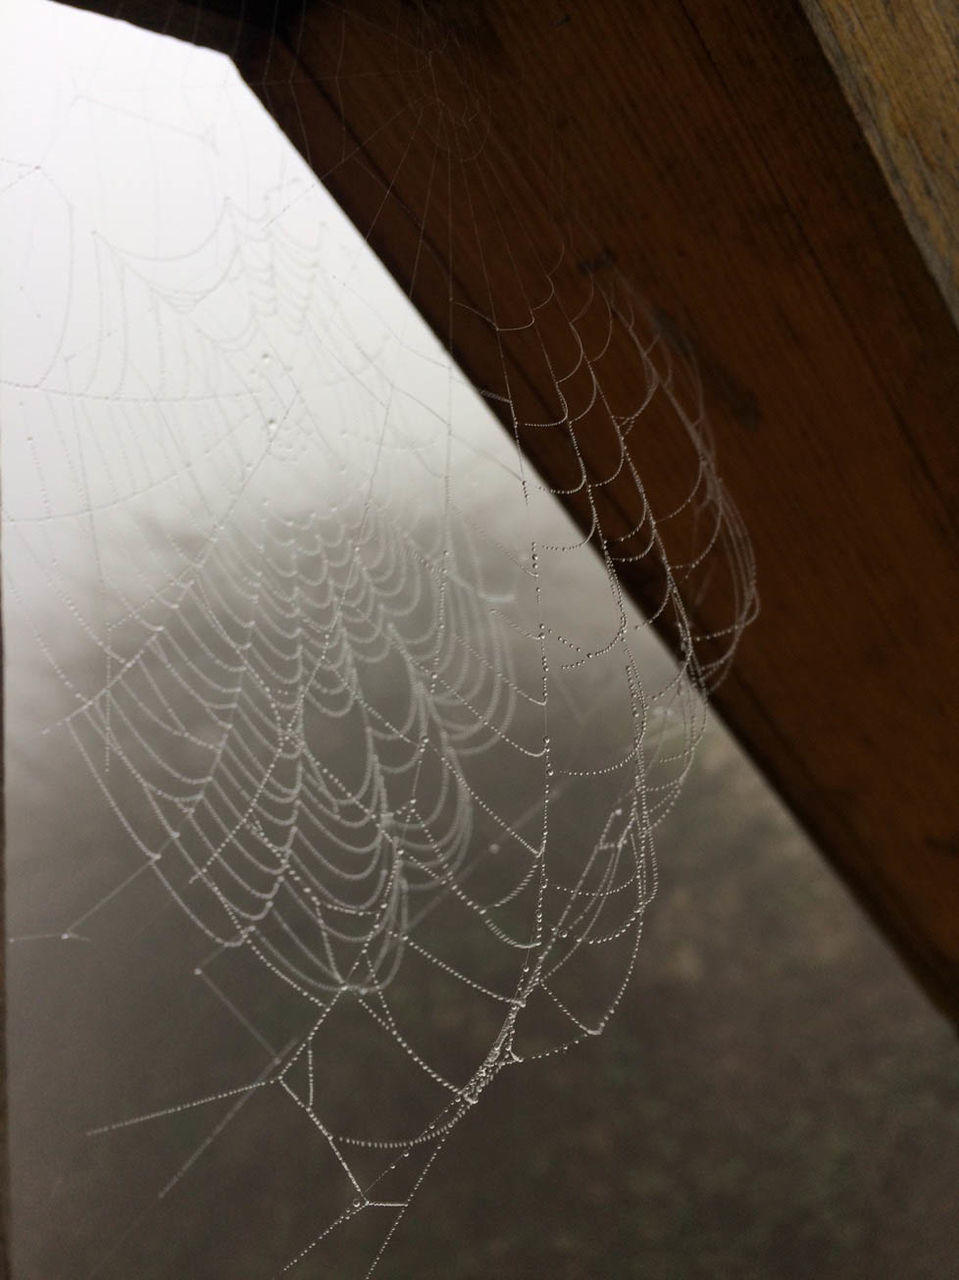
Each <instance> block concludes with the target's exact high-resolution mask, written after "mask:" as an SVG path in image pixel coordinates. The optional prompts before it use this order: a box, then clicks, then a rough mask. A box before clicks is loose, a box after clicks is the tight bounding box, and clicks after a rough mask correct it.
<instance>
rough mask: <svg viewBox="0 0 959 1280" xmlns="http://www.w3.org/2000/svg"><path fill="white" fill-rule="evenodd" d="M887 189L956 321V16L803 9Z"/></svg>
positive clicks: (947, 7)
mask: <svg viewBox="0 0 959 1280" xmlns="http://www.w3.org/2000/svg"><path fill="white" fill-rule="evenodd" d="M803 7H804V8H805V10H806V13H807V14H808V16H809V20H810V22H811V23H812V25H813V28H814V29H815V31H816V34H817V35H818V36H819V39H820V41H821V43H822V46H823V48H824V49H825V51H826V53H827V55H828V57H829V60H830V62H831V63H832V66H833V68H834V70H835V72H836V74H837V76H838V78H839V80H840V83H841V84H842V86H843V89H844V90H845V93H846V97H847V99H848V100H849V103H850V105H851V106H852V108H853V110H854V112H855V114H856V119H857V120H858V121H859V124H860V127H861V128H862V130H863V133H864V134H865V136H866V138H867V140H868V142H869V145H870V147H871V148H872V151H873V154H874V155H875V156H876V159H877V160H878V161H879V164H880V165H881V166H882V171H883V173H884V174H885V177H886V181H887V182H888V184H889V189H890V191H891V192H892V194H893V195H894V196H895V198H896V200H897V202H898V204H899V207H900V208H901V210H902V212H903V216H904V217H905V219H906V222H907V224H908V226H909V229H910V230H911V231H912V234H913V237H914V238H915V240H916V243H917V244H918V245H919V247H920V249H921V250H922V253H923V255H924V256H925V259H926V262H927V263H928V265H929V269H930V271H931V272H932V274H933V277H934V278H935V280H936V282H937V283H938V285H939V287H940V289H941V290H942V293H943V296H944V297H945V299H946V301H947V303H948V304H949V306H950V308H951V310H952V314H953V316H954V317H955V318H956V319H957V320H959V7H957V6H956V5H955V4H954V3H952V2H951V0H906V2H904V0H898V3H890V2H889V0H856V3H855V4H854V5H851V4H849V3H848V0H803Z"/></svg>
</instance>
